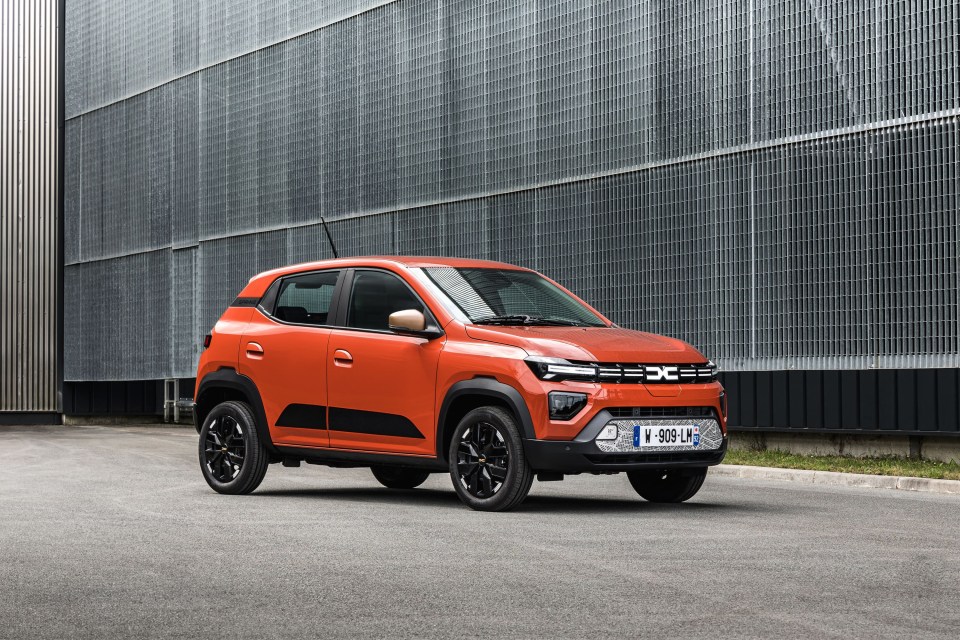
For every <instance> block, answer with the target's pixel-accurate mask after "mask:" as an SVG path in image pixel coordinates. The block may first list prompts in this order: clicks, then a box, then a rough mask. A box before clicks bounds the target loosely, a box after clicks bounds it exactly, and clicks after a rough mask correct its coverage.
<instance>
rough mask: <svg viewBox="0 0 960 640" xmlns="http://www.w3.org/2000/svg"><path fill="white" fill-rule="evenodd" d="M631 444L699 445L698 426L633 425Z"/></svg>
mask: <svg viewBox="0 0 960 640" xmlns="http://www.w3.org/2000/svg"><path fill="white" fill-rule="evenodd" d="M633 446H634V447H635V448H637V449H642V448H644V447H690V448H691V449H693V448H695V447H699V446H700V426H699V425H696V424H690V425H675V426H670V427H648V426H644V425H639V424H636V425H634V426H633Z"/></svg>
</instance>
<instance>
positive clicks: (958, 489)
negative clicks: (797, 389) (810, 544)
mask: <svg viewBox="0 0 960 640" xmlns="http://www.w3.org/2000/svg"><path fill="white" fill-rule="evenodd" d="M710 474H711V475H716V476H721V477H726V478H752V479H756V480H789V481H791V482H800V483H803V484H819V485H832V486H842V487H871V488H874V489H899V490H901V491H925V492H928V493H939V494H955V495H960V480H934V479H930V478H911V477H906V476H876V475H869V474H864V473H840V472H837V471H810V470H806V469H780V468H777V467H752V466H749V465H736V464H721V465H719V466H717V467H714V468H713V469H711V470H710Z"/></svg>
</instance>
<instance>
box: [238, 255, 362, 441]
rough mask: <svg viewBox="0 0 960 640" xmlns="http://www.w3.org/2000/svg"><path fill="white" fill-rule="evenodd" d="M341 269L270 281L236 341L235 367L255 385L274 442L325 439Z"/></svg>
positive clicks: (327, 438)
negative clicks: (237, 363) (329, 364)
mask: <svg viewBox="0 0 960 640" xmlns="http://www.w3.org/2000/svg"><path fill="white" fill-rule="evenodd" d="M342 275H343V272H342V271H335V270H330V271H315V272H311V273H303V274H296V275H292V276H287V277H284V278H282V279H281V280H279V281H278V282H275V283H274V284H273V285H271V286H270V288H269V289H268V290H267V293H266V295H264V297H263V299H262V301H261V304H260V306H258V308H257V312H256V313H255V314H254V318H253V320H252V321H251V322H250V324H249V325H248V327H247V330H246V332H245V333H244V336H243V339H242V340H241V341H240V358H239V361H240V373H241V374H243V375H246V376H248V377H249V378H251V379H252V380H253V381H254V383H255V384H256V385H257V388H258V389H259V391H260V396H261V398H262V400H263V408H264V412H265V413H266V415H267V423H268V424H269V427H270V435H271V437H272V438H273V441H274V442H275V443H276V444H285V445H291V446H306V447H326V446H328V445H329V442H330V439H329V437H328V435H327V416H326V411H327V367H326V364H327V345H328V343H329V341H330V333H331V327H330V326H329V322H330V321H331V319H332V317H333V315H332V314H333V313H335V312H336V304H335V303H334V300H335V295H334V294H335V293H336V291H337V283H338V281H339V280H340V279H341V277H342Z"/></svg>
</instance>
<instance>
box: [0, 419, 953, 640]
mask: <svg viewBox="0 0 960 640" xmlns="http://www.w3.org/2000/svg"><path fill="white" fill-rule="evenodd" d="M196 447H197V435H196V433H195V432H194V431H193V429H192V428H166V427H156V426H154V427H100V426H92V427H76V426H70V427H0V638H16V639H21V638H71V637H78V638H98V639H100V638H139V637H158V638H179V637H202V638H272V637H296V638H309V637H364V638H366V637H384V638H403V637H416V638H485V639H491V638H593V637H598V638H600V637H603V638H640V637H651V638H670V637H682V638H711V639H714V638H720V637H744V638H775V637H776V638H951V639H953V638H957V637H958V629H960V553H958V542H957V541H958V538H960V497H958V496H949V495H936V494H921V493H911V492H906V491H891V490H883V489H867V488H852V487H842V486H817V485H806V484H799V483H791V482H783V481H769V480H749V479H742V478H722V477H711V476H708V477H707V481H706V483H705V484H704V487H703V489H702V490H701V491H700V493H699V494H698V495H697V496H696V497H695V498H694V499H693V500H692V501H690V502H688V503H686V504H683V505H654V504H650V503H646V502H644V501H642V500H641V499H640V498H639V497H638V496H637V495H636V494H635V493H634V492H633V490H632V489H631V487H630V485H629V483H628V482H627V479H626V477H625V476H623V475H618V476H589V475H587V476H578V477H572V478H568V479H566V480H564V481H563V482H551V483H535V484H534V487H533V491H532V492H531V494H530V497H529V498H528V499H527V501H526V502H524V503H523V505H521V506H520V507H519V508H518V509H517V510H515V511H513V512H509V513H501V514H489V513H477V512H474V511H471V510H469V509H467V508H466V507H465V506H463V505H462V504H461V503H460V502H459V501H458V500H457V497H456V495H455V494H454V492H453V489H452V487H451V486H450V480H449V477H447V476H446V475H442V474H437V475H434V476H432V477H431V478H430V480H428V481H427V483H426V484H425V485H424V486H423V487H422V488H420V489H416V490H413V491H392V490H389V489H384V488H382V487H380V485H379V484H377V483H376V481H375V480H374V479H373V477H372V476H371V474H370V472H369V471H368V470H365V469H328V468H326V467H317V466H311V465H304V466H302V467H300V468H298V469H288V468H283V467H281V466H278V465H274V466H271V468H270V470H269V471H268V472H267V477H266V480H265V481H264V483H263V485H261V487H260V489H258V490H257V491H256V492H255V493H254V494H252V495H250V496H242V497H240V496H221V495H218V494H216V493H214V492H213V491H211V490H210V489H209V488H208V487H207V485H206V484H205V483H204V481H203V479H202V477H201V475H200V471H199V467H198V462H197V454H196Z"/></svg>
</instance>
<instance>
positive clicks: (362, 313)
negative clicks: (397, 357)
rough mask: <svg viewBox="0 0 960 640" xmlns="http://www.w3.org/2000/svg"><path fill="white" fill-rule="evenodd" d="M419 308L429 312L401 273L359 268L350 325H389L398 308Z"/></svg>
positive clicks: (349, 319)
mask: <svg viewBox="0 0 960 640" xmlns="http://www.w3.org/2000/svg"><path fill="white" fill-rule="evenodd" d="M404 309H416V310H417V311H420V312H421V313H423V314H424V315H427V314H428V313H429V312H428V311H427V309H425V308H424V306H423V303H422V302H420V299H419V298H417V296H416V295H414V294H413V292H412V291H410V288H409V287H407V285H406V283H404V282H403V280H401V279H400V278H399V277H398V276H395V275H393V274H390V273H385V272H383V271H357V272H356V273H355V274H354V276H353V295H351V296H350V312H349V314H348V316H347V326H348V327H356V328H357V329H380V330H382V331H387V330H388V329H389V326H388V323H387V319H388V318H389V317H390V314H391V313H393V312H394V311H402V310H404Z"/></svg>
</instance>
